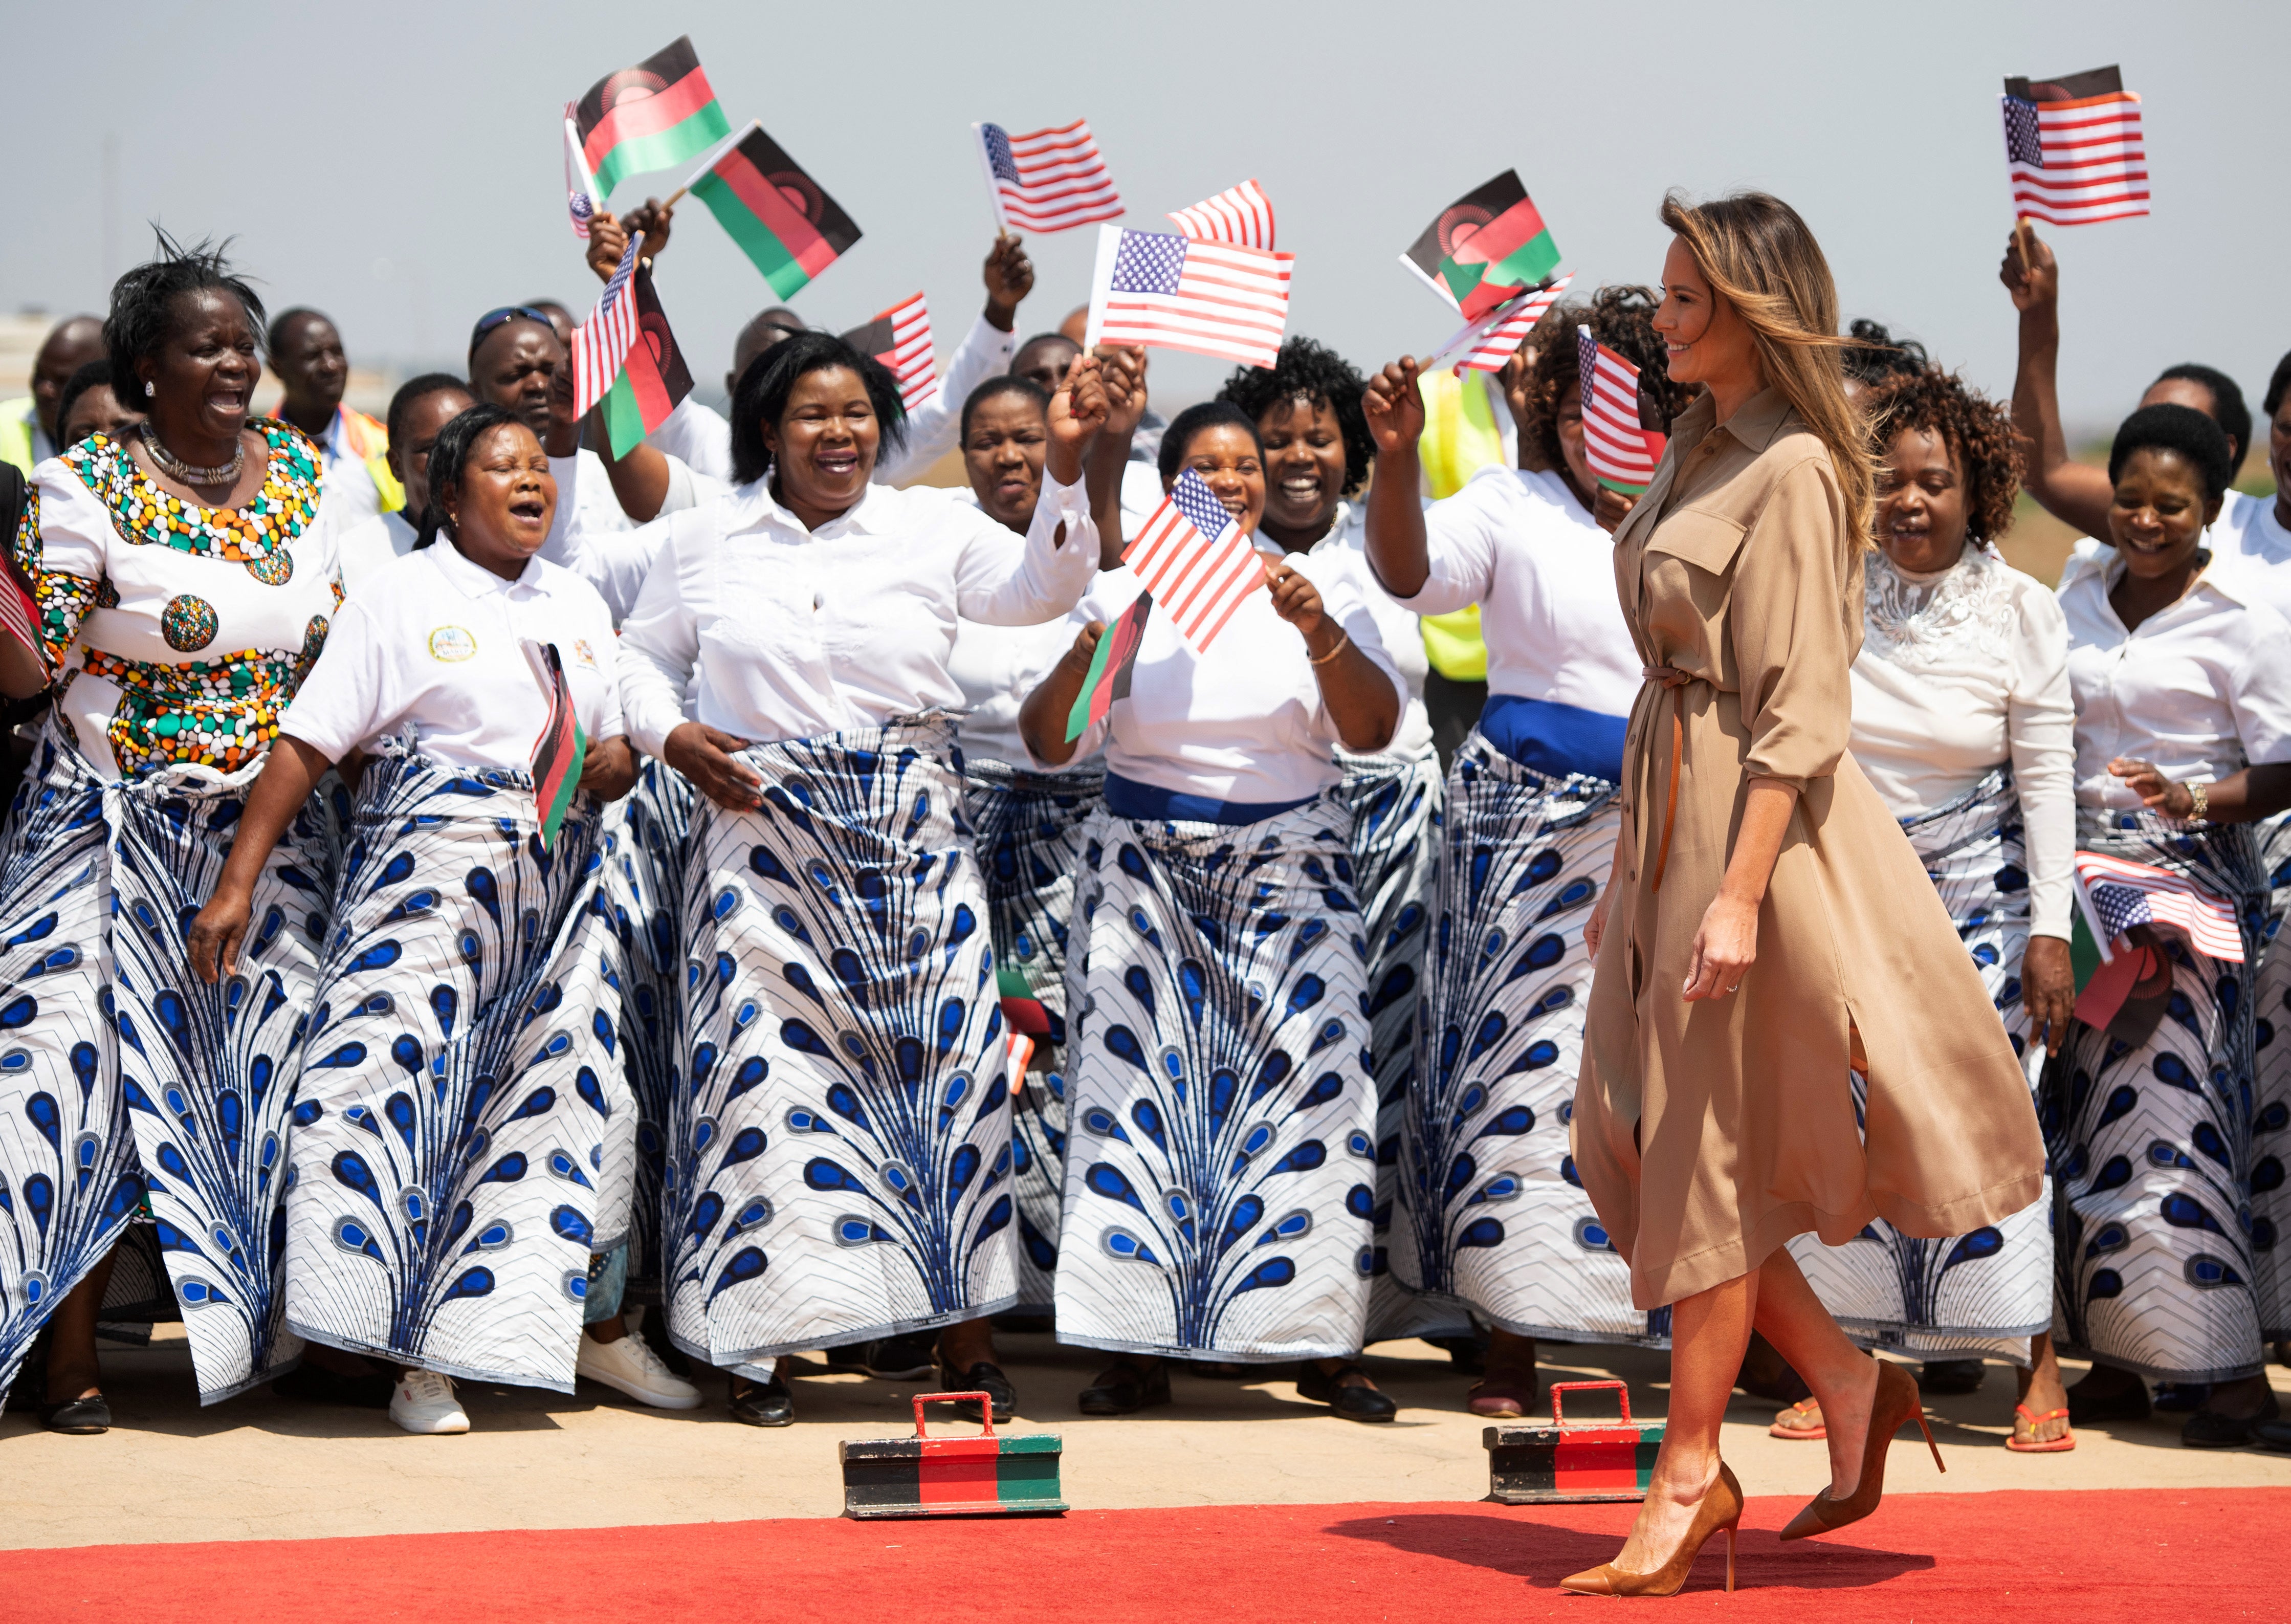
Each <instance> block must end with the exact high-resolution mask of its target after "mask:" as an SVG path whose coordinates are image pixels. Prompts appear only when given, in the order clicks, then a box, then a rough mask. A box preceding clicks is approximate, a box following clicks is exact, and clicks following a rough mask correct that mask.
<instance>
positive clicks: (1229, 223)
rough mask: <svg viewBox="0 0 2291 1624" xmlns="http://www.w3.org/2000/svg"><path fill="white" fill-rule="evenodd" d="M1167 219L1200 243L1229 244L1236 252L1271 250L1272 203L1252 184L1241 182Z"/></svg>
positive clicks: (1177, 211) (1255, 184) (1271, 200)
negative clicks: (1260, 249) (1259, 249)
mask: <svg viewBox="0 0 2291 1624" xmlns="http://www.w3.org/2000/svg"><path fill="white" fill-rule="evenodd" d="M1170 219H1171V220H1172V221H1176V222H1177V227H1178V230H1180V231H1182V232H1184V233H1185V234H1186V236H1187V237H1192V238H1193V239H1194V241H1195V242H1202V243H1231V244H1232V245H1234V247H1236V248H1263V249H1265V250H1266V251H1267V252H1270V251H1271V249H1272V247H1273V199H1272V198H1270V197H1266V195H1265V189H1264V188H1263V187H1261V186H1259V185H1258V183H1257V182H1256V181H1254V180H1249V181H1242V183H1241V184H1240V185H1239V186H1235V187H1231V188H1228V189H1226V190H1225V191H1221V192H1219V193H1218V195H1217V196H1216V197H1210V198H1208V199H1206V200H1205V201H1203V202H1201V203H1196V204H1195V205H1194V206H1193V207H1191V208H1189V209H1178V210H1176V211H1174V212H1173V213H1171V214H1170Z"/></svg>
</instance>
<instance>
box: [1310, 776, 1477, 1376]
mask: <svg viewBox="0 0 2291 1624" xmlns="http://www.w3.org/2000/svg"><path fill="white" fill-rule="evenodd" d="M1338 765H1340V766H1341V767H1343V768H1344V769H1345V778H1344V784H1343V786H1342V788H1341V790H1340V791H1339V793H1341V794H1342V795H1343V796H1344V798H1345V800H1346V804H1348V805H1349V806H1350V807H1351V808H1352V813H1353V875H1354V878H1355V880H1356V881H1357V883H1358V886H1359V889H1360V904H1361V921H1362V928H1363V936H1364V937H1365V938H1366V939H1367V942H1368V989H1369V992H1368V1016H1369V1020H1370V1022H1371V1025H1372V1028H1373V1030H1372V1032H1371V1036H1370V1039H1369V1050H1370V1052H1371V1054H1372V1055H1374V1056H1375V1057H1376V1065H1375V1070H1374V1072H1373V1073H1372V1075H1373V1077H1374V1079H1375V1083H1376V1130H1375V1132H1376V1207H1375V1210H1374V1213H1373V1214H1372V1216H1371V1219H1370V1225H1371V1230H1372V1232H1373V1234H1374V1239H1373V1240H1372V1241H1371V1247H1372V1249H1373V1250H1374V1253H1375V1258H1376V1263H1375V1274H1374V1275H1373V1276H1372V1277H1371V1280H1370V1281H1369V1297H1368V1333H1367V1339H1368V1340H1369V1341H1371V1342H1381V1341H1385V1340H1387V1339H1391V1338H1395V1337H1427V1336H1428V1337H1438V1336H1468V1335H1470V1334H1471V1330H1472V1322H1471V1316H1470V1314H1467V1313H1466V1312H1465V1311H1464V1309H1463V1308H1462V1307H1461V1306H1459V1305H1458V1304H1456V1303H1455V1302H1453V1301H1450V1300H1446V1299H1443V1298H1427V1297H1419V1296H1418V1295H1417V1294H1416V1293H1414V1292H1412V1291H1411V1290H1408V1289H1407V1288H1405V1287H1404V1286H1403V1285H1402V1284H1401V1283H1400V1280H1399V1277H1398V1276H1397V1275H1396V1274H1394V1273H1393V1270H1392V1263H1391V1251H1392V1218H1393V1212H1394V1210H1395V1209H1394V1203H1395V1201H1396V1199H1397V1196H1398V1187H1399V1175H1400V1139H1401V1133H1402V1128H1403V1121H1404V1119H1405V1118H1406V1116H1407V1114H1408V1091H1409V1083H1410V1080H1411V1078H1413V1077H1414V1076H1415V1074H1416V1011H1417V1008H1418V1006H1419V1004H1420V1003H1421V1002H1422V1001H1423V996H1424V993H1423V979H1424V952H1425V947H1426V945H1427V944H1428V943H1429V942H1430V941H1431V939H1432V901H1433V893H1434V890H1435V888H1436V886H1437V883H1438V880H1439V878H1440V845H1439V835H1440V830H1441V828H1442V818H1441V806H1442V803H1443V800H1444V799H1445V795H1444V790H1445V787H1446V786H1445V785H1444V784H1443V782H1442V779H1441V775H1440V756H1439V752H1437V751H1435V750H1434V749H1432V748H1431V747H1430V746H1429V745H1427V746H1426V747H1425V749H1424V751H1423V753H1422V754H1420V755H1419V756H1417V757H1416V758H1415V759H1414V760H1395V759H1394V758H1393V757H1390V756H1354V755H1345V754H1342V753H1339V755H1338Z"/></svg>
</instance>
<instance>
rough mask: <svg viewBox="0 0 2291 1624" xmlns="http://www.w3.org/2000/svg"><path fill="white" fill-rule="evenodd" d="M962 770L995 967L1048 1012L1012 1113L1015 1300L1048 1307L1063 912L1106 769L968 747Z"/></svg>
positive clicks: (1031, 1309)
mask: <svg viewBox="0 0 2291 1624" xmlns="http://www.w3.org/2000/svg"><path fill="white" fill-rule="evenodd" d="M964 776H965V780H966V783H965V795H964V807H965V811H966V815H967V816H968V817H969V822H970V830H971V840H972V841H973V843H974V845H975V847H976V848H977V853H978V864H979V867H980V868H981V869H982V870H983V871H984V872H985V880H986V914H987V920H988V928H989V932H990V934H991V935H992V936H993V944H994V963H995V966H996V969H997V971H998V978H999V977H1001V976H1004V975H1008V974H1009V973H1010V972H1016V975H1017V977H1020V978H1023V979H1024V980H1025V985H1026V987H1027V990H1028V991H1029V992H1030V993H1032V994H1033V997H1034V999H1035V1000H1036V1001H1038V1002H1039V1003H1041V1006H1042V1012H1043V1014H1044V1015H1045V1016H1047V1017H1049V1026H1050V1030H1049V1036H1048V1037H1047V1038H1044V1039H1042V1040H1041V1044H1042V1053H1041V1057H1040V1058H1038V1059H1037V1060H1036V1061H1034V1062H1033V1064H1031V1065H1028V1067H1027V1070H1026V1077H1025V1083H1024V1084H1023V1085H1022V1086H1021V1088H1020V1089H1019V1090H1018V1093H1017V1097H1016V1098H1015V1099H1014V1100H1013V1101H1012V1105H1013V1107H1014V1109H1013V1111H1012V1113H1011V1118H1010V1160H1011V1178H1012V1186H1013V1188H1014V1190H1015V1191H1016V1193H1017V1198H1018V1246H1017V1253H1016V1259H1015V1260H1016V1262H1017V1271H1018V1272H1017V1281H1018V1287H1017V1290H1018V1301H1017V1307H1018V1308H1019V1310H1020V1311H1021V1312H1024V1313H1033V1314H1047V1313H1049V1310H1050V1306H1051V1300H1052V1298H1053V1295H1054V1287H1053V1280H1054V1277H1055V1275H1056V1274H1057V1263H1058V1215H1059V1210H1060V1207H1061V1205H1062V1203H1063V1202H1064V1199H1065V1142H1066V1088H1067V1083H1066V1065H1065V1043H1066V947H1067V937H1068V930H1067V921H1069V920H1070V919H1071V918H1072V917H1073V903H1074V882H1075V880H1076V878H1077V876H1078V875H1079V874H1080V872H1081V862H1082V825H1083V824H1084V823H1085V822H1087V821H1088V819H1089V815H1090V814H1091V813H1092V812H1093V811H1095V810H1096V809H1097V806H1098V804H1099V799H1100V797H1101V795H1102V794H1103V792H1104V790H1105V774H1104V773H1103V772H1102V771H1097V770H1094V769H1089V768H1083V769H1079V770H1076V771H1073V772H1065V773H1057V774H1043V773H1030V772H1025V771H1021V770H1019V769H1017V768H1013V767H1011V766H1009V764H1008V763H1006V762H1001V761H988V760H969V759H968V758H966V759H965V761H964ZM1045 1062H1047V1064H1045Z"/></svg>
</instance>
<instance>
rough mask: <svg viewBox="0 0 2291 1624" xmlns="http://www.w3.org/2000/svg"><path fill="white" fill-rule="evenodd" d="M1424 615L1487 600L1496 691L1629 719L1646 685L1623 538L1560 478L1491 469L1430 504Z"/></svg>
mask: <svg viewBox="0 0 2291 1624" xmlns="http://www.w3.org/2000/svg"><path fill="white" fill-rule="evenodd" d="M1424 539H1425V552H1426V557H1427V562H1428V563H1429V565H1430V573H1429V574H1428V575H1427V576H1426V578H1425V582H1424V585H1423V588H1422V590H1421V591H1418V592H1417V594H1416V595H1415V596H1414V597H1412V598H1397V599H1394V601H1395V602H1396V603H1397V604H1398V605H1399V606H1400V607H1402V608H1404V609H1407V610H1409V611H1410V612H1411V613H1413V614H1416V615H1447V614H1451V613H1453V612H1454V611H1456V610H1458V609H1462V608H1467V607H1470V606H1471V605H1473V604H1475V603H1476V604H1478V605H1479V606H1480V634H1481V636H1482V637H1483V639H1485V640H1486V642H1487V646H1488V692H1489V694H1490V695H1498V694H1517V695H1523V696H1524V697H1527V698H1530V699H1539V700H1544V701H1547V702H1548V703H1554V704H1564V705H1572V706H1574V707H1575V708H1576V709H1578V710H1582V711H1591V712H1597V713H1598V714H1600V715H1603V716H1617V717H1620V716H1628V715H1629V714H1630V710H1631V703H1632V701H1633V700H1635V699H1636V698H1637V696H1638V691H1639V687H1640V685H1641V682H1642V678H1641V676H1640V661H1639V655H1638V650H1637V649H1636V648H1634V647H1632V646H1631V634H1630V629H1629V627H1628V626H1627V625H1626V624H1625V623H1624V622H1623V609H1622V604H1621V602H1620V600H1619V599H1617V598H1616V596H1615V544H1614V539H1613V538H1612V536H1610V535H1608V534H1607V533H1606V532H1605V531H1604V530H1602V529H1600V528H1599V527H1598V524H1597V523H1596V521H1595V520H1594V519H1592V517H1591V515H1590V514H1589V512H1588V511H1586V510H1585V509H1584V507H1583V504H1582V503H1581V502H1578V501H1576V500H1575V495H1574V493H1573V492H1572V491H1571V490H1569V489H1568V488H1567V486H1566V483H1565V482H1564V480H1563V479H1562V478H1560V476H1559V475H1557V474H1555V473H1532V472H1530V471H1529V470H1525V469H1521V468H1483V469H1482V470H1480V471H1479V472H1477V473H1475V474H1474V475H1473V476H1472V478H1471V479H1470V481H1469V482H1468V483H1467V484H1466V485H1465V486H1464V488H1463V489H1462V490H1460V491H1458V492H1457V493H1456V494H1454V495H1452V496H1450V497H1448V498H1446V499H1445V500H1444V501H1441V502H1434V503H1433V504H1432V505H1431V507H1429V508H1428V509H1427V510H1426V511H1425V514H1424Z"/></svg>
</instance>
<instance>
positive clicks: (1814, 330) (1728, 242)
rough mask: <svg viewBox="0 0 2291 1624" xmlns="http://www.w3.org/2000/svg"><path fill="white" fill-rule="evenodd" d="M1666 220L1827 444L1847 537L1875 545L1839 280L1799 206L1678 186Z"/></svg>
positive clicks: (1870, 473)
mask: <svg viewBox="0 0 2291 1624" xmlns="http://www.w3.org/2000/svg"><path fill="white" fill-rule="evenodd" d="M1662 223H1663V224H1664V225H1666V226H1668V227H1669V228H1670V229H1671V230H1672V231H1674V232H1676V234H1677V236H1678V238H1679V240H1680V241H1681V242H1683V243H1684V244H1685V245H1686V248H1687V252H1688V253H1692V255H1693V256H1694V262H1695V264H1696V265H1697V266H1699V267H1700V269H1701V271H1702V277H1703V279H1704V280H1705V281H1707V282H1708V283H1709V284H1710V291H1711V292H1712V293H1716V295H1717V296H1718V297H1720V298H1722V299H1724V300H1725V301H1726V302H1727V303H1728V304H1731V305H1732V306H1733V307H1734V310H1735V313H1736V314H1737V315H1739V316H1740V317H1741V318H1742V321H1743V324H1744V325H1745V326H1748V328H1749V329H1750V336H1751V339H1752V341H1753V342H1755V344H1756V347H1757V352H1758V363H1759V366H1761V367H1762V368H1763V369H1764V373H1765V378H1766V382H1767V383H1768V384H1769V385H1770V386H1771V387H1773V388H1774V389H1776V390H1780V391H1781V395H1782V398H1784V399H1786V400H1788V401H1789V403H1790V405H1791V406H1793V407H1794V408H1796V410H1797V414H1798V415H1799V416H1800V417H1801V418H1803V419H1805V426H1806V427H1807V428H1808V429H1810V430H1813V433H1814V435H1815V436H1816V437H1817V438H1820V439H1821V443H1822V444H1823V446H1826V447H1828V448H1829V461H1830V465H1831V466H1832V467H1833V468H1835V469H1836V470H1837V482H1838V484H1839V485H1840V486H1842V487H1843V488H1844V491H1845V525H1846V531H1847V534H1848V535H1850V536H1851V538H1852V539H1853V543H1854V544H1855V545H1856V546H1857V547H1867V546H1868V545H1869V525H1870V519H1871V516H1872V508H1873V505H1874V503H1875V501H1876V490H1877V472H1876V468H1875V465H1874V464H1873V462H1871V459H1870V455H1869V430H1868V426H1867V424H1866V423H1865V422H1863V420H1862V414H1861V409H1860V408H1859V407H1858V406H1855V405H1854V404H1853V399H1852V398H1851V397H1849V396H1848V395H1847V394H1846V392H1845V366H1844V365H1843V364H1842V360H1841V352H1842V351H1843V350H1844V349H1845V346H1846V344H1847V342H1849V341H1847V340H1845V339H1842V338H1839V337H1838V336H1837V282H1836V281H1835V280H1834V279H1833V278H1832V277H1830V274H1829V261H1828V260H1827V259H1825V258H1823V257H1822V253H1821V244H1820V243H1817V242H1815V241H1814V240H1813V232H1812V231H1810V230H1808V229H1806V224H1805V221H1803V220H1801V219H1800V218H1799V217H1798V213H1797V210H1796V209H1794V208H1792V207H1790V205H1789V204H1787V203H1784V202H1783V201H1782V200H1781V198H1779V197H1770V196H1769V195H1767V194H1766V193H1764V192H1736V193H1735V194H1733V196H1732V197H1720V198H1718V199H1716V200H1715V201H1713V202H1710V203H1699V204H1698V203H1689V202H1688V201H1687V200H1686V198H1685V196H1684V194H1683V193H1680V192H1676V191H1674V192H1671V193H1670V194H1669V195H1668V196H1667V197H1664V198H1663V200H1662Z"/></svg>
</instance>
